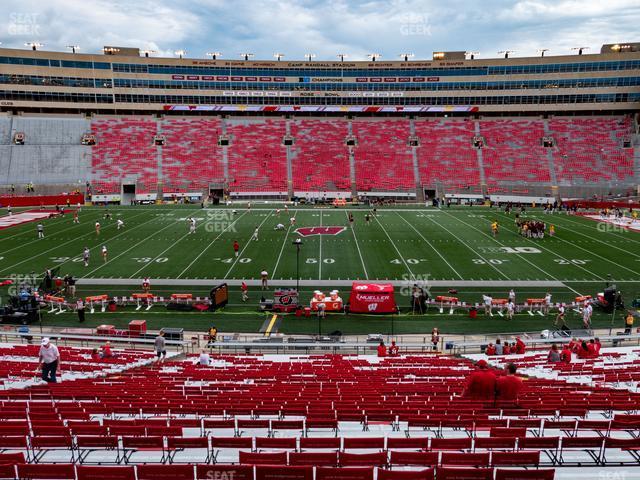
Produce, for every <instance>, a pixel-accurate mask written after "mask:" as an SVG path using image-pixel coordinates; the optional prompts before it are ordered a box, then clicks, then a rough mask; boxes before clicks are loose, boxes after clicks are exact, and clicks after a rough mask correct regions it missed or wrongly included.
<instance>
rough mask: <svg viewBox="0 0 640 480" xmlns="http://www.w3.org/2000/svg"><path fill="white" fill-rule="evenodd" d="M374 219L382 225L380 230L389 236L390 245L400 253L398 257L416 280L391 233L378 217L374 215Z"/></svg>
mask: <svg viewBox="0 0 640 480" xmlns="http://www.w3.org/2000/svg"><path fill="white" fill-rule="evenodd" d="M373 218H375V219H376V222H378V225H380V228H382V231H383V232H384V234H385V235H386V236H387V238H388V239H389V243H391V246H393V248H394V249H395V250H396V252H397V253H398V256H399V257H400V260H402V263H404V266H405V268H406V269H407V271H408V272H409V274H410V275H411V279H412V280H413V279H415V278H416V276H415V275H414V273H413V272H412V271H411V268H410V267H409V265H408V264H407V262H406V261H405V259H404V257H403V256H402V254H401V253H400V250H398V247H397V246H396V243H395V242H394V241H393V240H392V238H391V236H390V235H389V233H388V232H387V229H386V228H384V226H383V225H382V223H380V220H378V215H373Z"/></svg>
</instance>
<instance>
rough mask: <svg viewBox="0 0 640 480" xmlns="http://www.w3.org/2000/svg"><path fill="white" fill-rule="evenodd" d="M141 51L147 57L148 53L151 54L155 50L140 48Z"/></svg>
mask: <svg viewBox="0 0 640 480" xmlns="http://www.w3.org/2000/svg"><path fill="white" fill-rule="evenodd" d="M140 52H141V53H144V56H145V57H147V58H148V57H149V55H151V54H152V53H156V51H155V50H140Z"/></svg>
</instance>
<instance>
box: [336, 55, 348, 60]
mask: <svg viewBox="0 0 640 480" xmlns="http://www.w3.org/2000/svg"><path fill="white" fill-rule="evenodd" d="M336 56H337V57H338V58H339V59H340V61H341V62H344V59H345V58H347V57H348V56H349V55H347V54H346V53H339V54H338V55H336Z"/></svg>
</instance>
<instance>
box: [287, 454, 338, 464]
mask: <svg viewBox="0 0 640 480" xmlns="http://www.w3.org/2000/svg"><path fill="white" fill-rule="evenodd" d="M289 464H290V465H312V466H324V467H335V466H337V465H338V452H291V453H289Z"/></svg>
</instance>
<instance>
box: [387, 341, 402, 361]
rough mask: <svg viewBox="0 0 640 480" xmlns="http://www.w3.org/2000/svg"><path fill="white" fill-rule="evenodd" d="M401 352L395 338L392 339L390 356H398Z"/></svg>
mask: <svg viewBox="0 0 640 480" xmlns="http://www.w3.org/2000/svg"><path fill="white" fill-rule="evenodd" d="M399 353H400V349H399V348H398V346H397V345H396V342H395V340H391V346H390V347H389V356H390V357H397V356H398V354H399Z"/></svg>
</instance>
